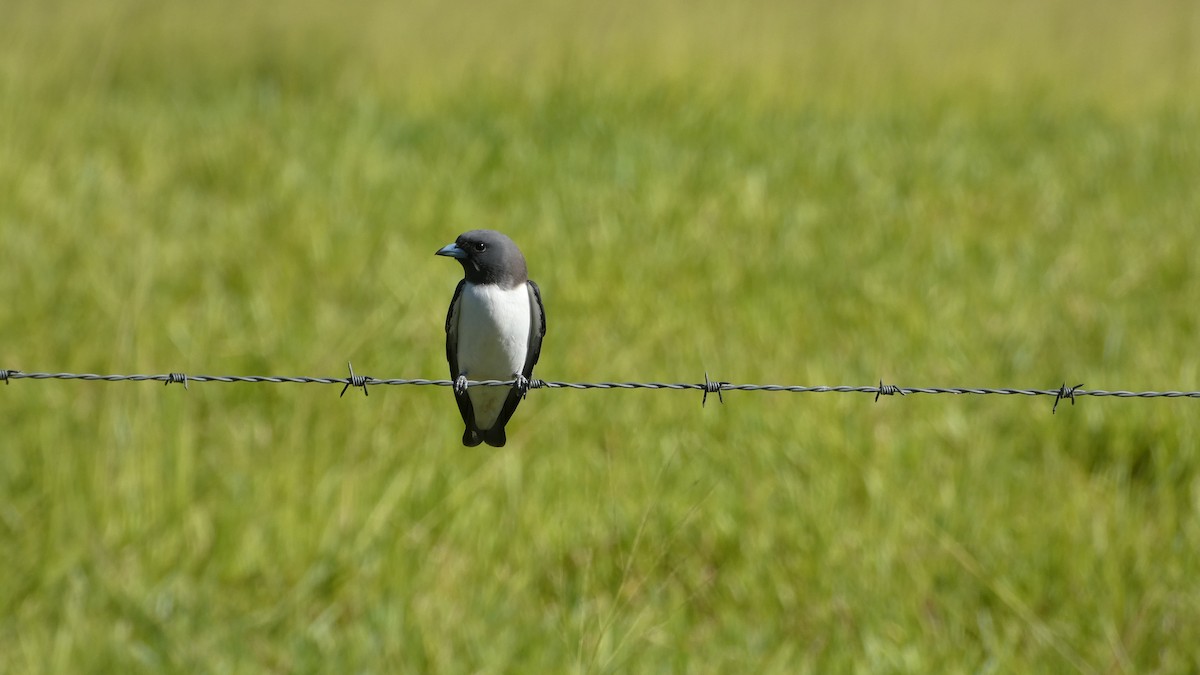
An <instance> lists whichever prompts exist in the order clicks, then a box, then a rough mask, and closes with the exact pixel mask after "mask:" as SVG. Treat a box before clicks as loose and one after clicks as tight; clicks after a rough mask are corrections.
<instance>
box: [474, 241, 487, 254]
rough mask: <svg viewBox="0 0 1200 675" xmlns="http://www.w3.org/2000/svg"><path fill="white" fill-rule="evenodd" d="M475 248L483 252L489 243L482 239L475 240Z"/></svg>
mask: <svg viewBox="0 0 1200 675" xmlns="http://www.w3.org/2000/svg"><path fill="white" fill-rule="evenodd" d="M475 250H476V251H479V252H480V253H483V252H484V251H486V250H487V244H485V243H483V242H482V241H479V242H475Z"/></svg>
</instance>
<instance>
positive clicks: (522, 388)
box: [513, 373, 533, 398]
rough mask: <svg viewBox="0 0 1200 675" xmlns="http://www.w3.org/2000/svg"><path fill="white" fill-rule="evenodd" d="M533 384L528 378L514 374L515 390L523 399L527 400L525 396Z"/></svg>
mask: <svg viewBox="0 0 1200 675" xmlns="http://www.w3.org/2000/svg"><path fill="white" fill-rule="evenodd" d="M532 384H533V383H532V382H531V381H530V379H529V378H528V377H525V376H524V375H522V374H521V373H513V388H514V389H516V390H517V391H519V392H520V393H521V398H525V395H526V394H528V393H529V387H530V385H532Z"/></svg>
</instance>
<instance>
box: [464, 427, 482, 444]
mask: <svg viewBox="0 0 1200 675" xmlns="http://www.w3.org/2000/svg"><path fill="white" fill-rule="evenodd" d="M483 440H484V439H483V437H482V436H480V435H479V431H478V430H476V429H472V428H471V427H467V430H466V431H464V432H463V445H465V446H467V447H468V448H473V447H475V446H477V445H479V444H480V443H482V442H483Z"/></svg>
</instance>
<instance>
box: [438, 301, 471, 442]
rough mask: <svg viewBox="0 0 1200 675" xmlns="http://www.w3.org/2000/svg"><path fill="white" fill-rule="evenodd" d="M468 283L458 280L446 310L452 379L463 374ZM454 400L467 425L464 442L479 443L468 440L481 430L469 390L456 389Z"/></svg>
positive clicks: (447, 341)
mask: <svg viewBox="0 0 1200 675" xmlns="http://www.w3.org/2000/svg"><path fill="white" fill-rule="evenodd" d="M466 283H467V280H466V279H463V280H462V281H460V282H458V286H457V287H456V288H455V289H454V297H453V298H451V300H450V309H449V310H448V311H447V312H446V362H447V363H449V364H450V379H451V380H455V379H457V378H458V376H459V375H461V374H462V373H461V372H460V371H459V369H458V319H459V312H458V310H459V306H460V305H461V304H462V302H461V301H462V291H463V285H464V284H466ZM454 400H455V402H456V403H458V413H459V414H460V415H462V419H463V424H465V425H467V430H466V435H464V436H463V443H464V444H468V445H478V444H479V441H478V440H475V442H474V443H468V442H467V439H468V436H472V437H473V438H478V434H477V432H478V431H479V427H477V426H476V425H475V407H474V406H472V405H471V397H470V396H469V395H468V394H467V392H465V391H464V392H462V393H461V394H460V393H459V392H458V390H457V389H455V391H454Z"/></svg>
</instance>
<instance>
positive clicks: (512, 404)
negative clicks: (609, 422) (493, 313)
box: [482, 281, 546, 447]
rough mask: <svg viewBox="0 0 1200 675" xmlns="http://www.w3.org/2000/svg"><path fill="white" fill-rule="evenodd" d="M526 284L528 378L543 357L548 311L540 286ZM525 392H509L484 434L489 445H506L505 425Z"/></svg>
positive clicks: (522, 370)
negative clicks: (543, 301) (493, 421)
mask: <svg viewBox="0 0 1200 675" xmlns="http://www.w3.org/2000/svg"><path fill="white" fill-rule="evenodd" d="M525 283H526V284H527V285H528V287H529V321H530V324H529V347H528V349H527V351H526V352H525V367H524V368H522V369H521V374H522V375H524V376H525V377H527V378H528V377H530V376H532V375H533V366H534V365H535V364H536V363H537V362H538V357H539V356H541V355H542V337H543V336H545V335H546V309H545V308H544V307H542V291H541V289H539V288H538V285H537V284H535V283H534V282H532V281H527V282H525ZM525 392H526V390H525V389H519V388H517V387H513V388H512V389H511V390H510V391H509V392H508V398H506V399H504V407H502V408H501V409H500V414H499V415H498V416H497V417H496V423H495V424H493V425H492V428H491V429H488V430H487V431H484V432H482V433H483V440H484V441H486V442H487V443H488V445H493V446H496V447H500V446H503V445H504V443H505V437H504V425H506V424H508V420H510V419H512V416H513V413H514V412H516V411H517V405H518V404H520V403H521V399H522V398H524V397H525Z"/></svg>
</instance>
